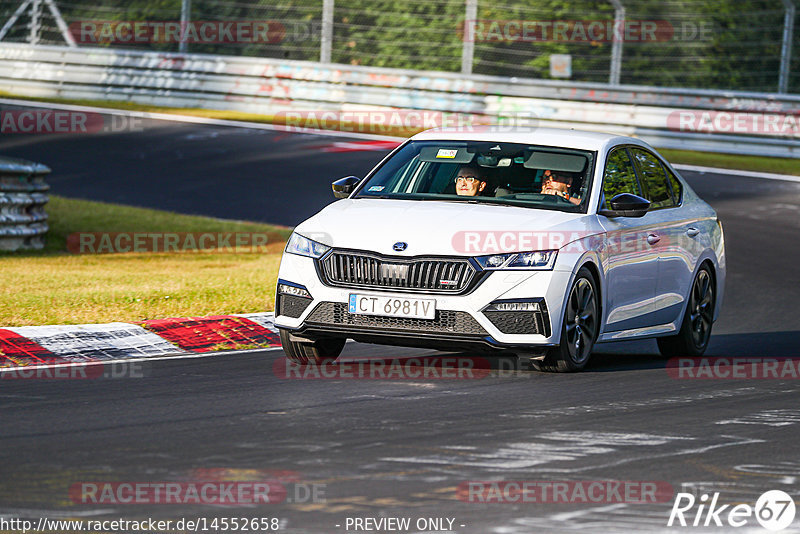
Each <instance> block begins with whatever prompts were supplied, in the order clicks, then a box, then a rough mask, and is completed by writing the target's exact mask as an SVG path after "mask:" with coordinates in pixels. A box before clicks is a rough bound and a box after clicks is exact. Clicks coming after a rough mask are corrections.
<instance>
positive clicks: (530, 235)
mask: <svg viewBox="0 0 800 534" xmlns="http://www.w3.org/2000/svg"><path fill="white" fill-rule="evenodd" d="M650 234H651V232H617V231H611V232H608V233H605V234H598V233H593V232H561V231H541V232H540V231H532V230H531V231H528V230H523V231H521V230H460V231H458V232H456V233H455V234H453V237H452V239H451V240H450V244H451V246H452V247H453V250H455V251H456V252H459V253H462V254H472V255H484V254H503V253H509V252H521V251H536V250H563V252H565V253H570V252H575V253H582V252H586V251H603V250H605V251H607V252H608V253H613V254H625V253H636V252H642V251H650V252H652V250H653V245H652V244H650V243H649V242H648V240H647V238H648V237H649V236H650ZM681 237H682V236H681ZM679 239H680V238H679ZM687 241H688V240H687ZM679 244H680V243H674V242H672V241H670V238H669V236H666V235H664V236H661V240H660V241H659V242H658V246H659V247H668V246H672V245H679Z"/></svg>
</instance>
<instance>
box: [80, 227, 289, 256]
mask: <svg viewBox="0 0 800 534" xmlns="http://www.w3.org/2000/svg"><path fill="white" fill-rule="evenodd" d="M283 241H285V239H281V238H280V236H277V235H273V234H269V233H265V232H159V233H152V232H77V233H73V234H70V235H69V236H67V250H68V251H69V252H71V253H73V254H111V253H124V252H220V253H225V252H234V253H263V252H267V245H268V244H269V243H274V242H283Z"/></svg>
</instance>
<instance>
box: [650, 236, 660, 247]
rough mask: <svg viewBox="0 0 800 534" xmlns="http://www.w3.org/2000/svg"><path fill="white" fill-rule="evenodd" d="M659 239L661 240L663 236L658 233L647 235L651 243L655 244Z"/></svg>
mask: <svg viewBox="0 0 800 534" xmlns="http://www.w3.org/2000/svg"><path fill="white" fill-rule="evenodd" d="M659 241H661V238H660V237H659V236H657V235H656V234H650V235H648V236H647V242H648V243H650V244H651V245H655V244H656V243H658V242H659Z"/></svg>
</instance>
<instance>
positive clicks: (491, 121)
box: [275, 109, 538, 134]
mask: <svg viewBox="0 0 800 534" xmlns="http://www.w3.org/2000/svg"><path fill="white" fill-rule="evenodd" d="M275 124H276V128H277V129H280V130H286V131H290V132H296V131H302V130H304V129H314V130H337V131H342V132H371V133H386V134H389V133H392V132H397V131H398V130H415V131H416V130H427V129H430V128H447V129H450V130H456V131H465V132H474V131H478V130H480V131H486V130H487V129H488V130H491V131H498V132H503V131H519V130H522V131H530V130H533V129H536V127H537V126H538V118H537V116H536V115H535V114H534V113H515V114H511V115H507V116H501V117H493V116H488V115H479V114H470V113H450V112H446V111H427V110H403V109H392V110H386V109H356V110H342V111H333V110H319V109H317V110H291V111H281V112H278V113H277V114H276V115H275Z"/></svg>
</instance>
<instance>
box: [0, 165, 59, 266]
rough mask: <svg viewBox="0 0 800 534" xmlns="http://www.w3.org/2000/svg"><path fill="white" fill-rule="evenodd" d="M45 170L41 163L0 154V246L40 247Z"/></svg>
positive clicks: (7, 248) (44, 220) (44, 229)
mask: <svg viewBox="0 0 800 534" xmlns="http://www.w3.org/2000/svg"><path fill="white" fill-rule="evenodd" d="M49 173H50V169H49V168H48V167H46V166H44V165H42V164H41V163H33V162H30V161H25V160H21V159H13V158H0V250H3V251H13V250H32V249H41V248H44V245H45V234H46V233H47V230H48V226H47V213H45V211H44V205H45V204H47V201H48V196H47V194H46V192H47V191H48V190H49V189H50V186H48V185H47V184H46V183H45V182H44V177H45V176H46V175H48V174H49Z"/></svg>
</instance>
